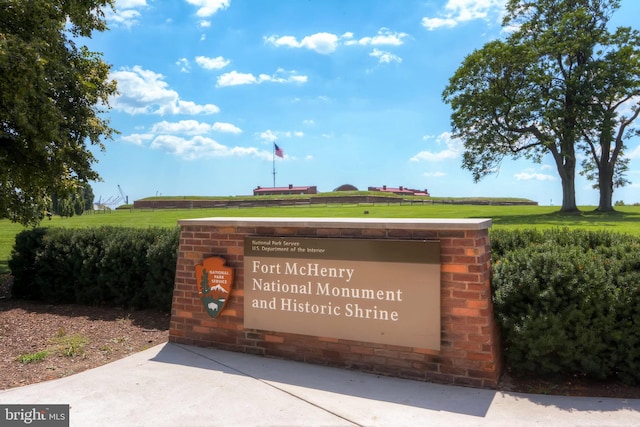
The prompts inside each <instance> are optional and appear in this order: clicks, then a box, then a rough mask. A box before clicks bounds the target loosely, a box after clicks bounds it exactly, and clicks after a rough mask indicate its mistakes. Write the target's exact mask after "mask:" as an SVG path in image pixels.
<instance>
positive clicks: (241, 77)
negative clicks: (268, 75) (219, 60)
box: [216, 70, 258, 87]
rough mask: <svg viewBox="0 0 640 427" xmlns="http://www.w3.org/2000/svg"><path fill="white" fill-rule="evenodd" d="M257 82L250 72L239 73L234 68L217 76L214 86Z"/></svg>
mask: <svg viewBox="0 0 640 427" xmlns="http://www.w3.org/2000/svg"><path fill="white" fill-rule="evenodd" d="M255 83H258V80H257V79H256V77H255V76H254V75H253V74H251V73H239V72H237V71H235V70H233V71H231V72H229V73H224V74H222V75H221V76H220V77H218V82H217V83H216V86H218V87H224V86H238V85H250V84H255Z"/></svg>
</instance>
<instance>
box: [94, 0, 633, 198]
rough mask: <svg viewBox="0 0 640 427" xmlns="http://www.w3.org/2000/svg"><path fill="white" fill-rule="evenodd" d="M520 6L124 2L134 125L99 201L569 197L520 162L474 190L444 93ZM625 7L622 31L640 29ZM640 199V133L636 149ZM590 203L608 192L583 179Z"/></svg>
mask: <svg viewBox="0 0 640 427" xmlns="http://www.w3.org/2000/svg"><path fill="white" fill-rule="evenodd" d="M503 5H504V0H422V1H416V0H386V1H383V0H173V1H166V0H118V1H116V6H117V11H116V12H115V13H113V12H109V13H108V23H109V27H110V31H107V32H105V33H99V34H95V35H94V37H93V38H92V39H91V40H88V41H87V45H88V46H89V47H90V49H92V50H94V51H100V52H103V54H104V59H105V60H106V62H108V63H109V64H111V65H112V77H113V78H115V79H117V80H118V82H119V91H120V94H119V96H117V97H114V98H113V99H111V101H110V104H111V107H112V108H111V110H110V112H109V113H108V118H109V119H110V121H111V126H112V127H114V128H115V129H117V130H118V131H120V134H119V135H117V136H116V137H115V139H114V140H113V141H107V143H106V151H105V152H96V157H97V158H98V160H99V163H97V164H96V170H97V171H98V172H99V173H100V175H101V176H102V178H103V180H104V181H103V182H98V183H93V184H92V186H93V189H94V193H95V195H96V198H102V200H103V201H104V200H108V199H113V198H114V197H116V196H118V195H119V193H118V185H120V186H121V187H122V190H123V191H124V193H125V194H126V195H128V197H129V201H133V200H136V199H140V198H143V197H149V196H155V195H166V196H184V195H197V196H229V195H247V194H252V190H253V189H254V188H255V187H256V186H263V187H270V186H272V185H273V175H272V169H273V143H274V141H275V142H276V143H277V144H278V146H280V148H282V149H283V151H284V154H285V155H284V158H282V159H280V158H276V162H275V163H276V172H277V174H276V185H277V186H285V185H288V184H294V185H315V186H317V187H318V190H319V191H332V190H333V189H334V188H336V187H338V186H340V185H342V184H352V185H355V186H356V187H358V189H361V190H366V189H367V187H369V186H382V185H387V186H391V187H398V186H401V185H402V186H405V187H410V188H418V189H425V188H426V189H428V190H429V192H430V193H431V195H432V196H439V197H474V196H487V197H489V196H491V197H525V198H529V199H532V200H535V201H537V202H538V203H540V204H541V205H548V204H554V205H559V204H560V203H561V199H562V192H561V186H560V179H559V178H558V175H557V172H556V170H555V168H554V167H553V166H552V162H551V160H550V159H547V161H546V162H544V163H543V164H533V163H530V162H527V161H517V162H516V161H513V160H510V159H505V160H504V161H503V162H502V165H501V168H500V170H499V172H498V173H497V174H495V175H491V176H488V177H486V178H484V179H483V180H482V181H481V182H480V183H478V184H474V183H473V180H472V178H471V174H470V173H469V172H468V171H465V170H463V169H461V167H460V164H461V155H462V144H461V142H460V141H456V140H454V139H452V138H451V136H450V133H449V132H450V130H451V128H450V120H449V117H450V113H451V111H450V109H449V107H448V106H447V105H446V104H444V103H443V102H442V100H441V94H442V90H443V89H444V87H445V86H446V85H447V83H448V79H449V77H451V76H452V75H453V73H454V72H455V70H456V69H457V68H458V67H459V66H460V64H461V62H462V60H463V59H464V57H465V56H466V55H468V54H469V53H471V52H472V51H473V50H474V49H478V48H481V47H482V46H483V45H484V44H485V43H487V42H488V41H490V40H493V39H496V38H499V37H503V36H504V32H503V29H502V27H501V25H500V20H501V14H502V11H503ZM638 16H640V2H637V1H635V0H623V1H622V7H621V9H620V10H619V11H618V12H617V13H616V15H614V19H613V23H614V24H615V25H628V26H634V25H637V24H636V22H637V17H638ZM627 154H628V156H629V157H631V164H630V172H629V174H628V178H629V179H630V180H631V181H632V182H633V184H632V185H631V186H628V187H625V188H623V189H617V190H616V191H615V192H614V201H616V200H624V201H625V202H626V203H634V202H640V191H639V189H640V140H637V139H636V140H633V141H631V142H629V143H628V150H627ZM577 202H578V204H579V205H597V202H598V193H597V191H596V190H593V189H591V184H590V183H588V182H586V181H584V180H583V179H582V178H578V181H577Z"/></svg>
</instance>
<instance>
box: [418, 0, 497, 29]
mask: <svg viewBox="0 0 640 427" xmlns="http://www.w3.org/2000/svg"><path fill="white" fill-rule="evenodd" d="M505 2H506V0H449V1H447V4H446V5H445V6H444V10H443V11H442V12H441V13H440V15H441V16H439V17H424V18H422V26H423V27H425V28H426V29H427V30H429V31H432V30H435V29H438V28H453V27H455V26H456V25H458V24H459V23H461V22H467V21H472V20H475V19H489V18H490V17H495V19H500V17H501V16H502V12H503V11H504V5H505Z"/></svg>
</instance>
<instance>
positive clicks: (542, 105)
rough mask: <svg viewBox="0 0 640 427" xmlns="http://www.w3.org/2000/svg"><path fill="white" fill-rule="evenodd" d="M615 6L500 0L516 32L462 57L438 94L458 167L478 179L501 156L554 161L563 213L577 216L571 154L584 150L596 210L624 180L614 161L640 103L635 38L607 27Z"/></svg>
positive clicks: (620, 163)
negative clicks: (459, 154)
mask: <svg viewBox="0 0 640 427" xmlns="http://www.w3.org/2000/svg"><path fill="white" fill-rule="evenodd" d="M618 7H619V1H617V0H574V1H568V0H536V1H532V0H529V1H523V0H510V1H508V2H507V5H506V15H505V18H504V21H503V26H504V27H505V28H507V27H509V28H516V29H515V31H514V32H513V33H511V34H510V35H509V36H508V37H506V39H505V40H496V41H492V42H490V43H487V44H486V45H485V46H484V47H483V48H481V49H479V50H476V51H474V52H473V53H471V54H470V55H469V56H467V57H466V58H465V60H464V61H463V63H462V65H461V66H460V67H459V68H458V70H457V71H456V72H455V74H454V75H453V76H452V77H451V79H450V81H449V85H448V86H447V87H446V88H445V90H444V92H443V99H444V100H445V102H447V103H449V104H450V105H451V107H452V109H453V112H452V116H451V121H452V126H453V132H454V135H455V136H456V137H458V138H461V139H462V140H463V141H464V146H465V153H464V158H463V164H462V166H463V167H464V168H466V169H468V170H470V171H471V172H472V174H473V177H474V180H475V181H478V180H480V179H481V178H482V177H484V176H485V175H488V174H490V173H493V172H495V171H496V170H497V169H498V167H499V165H500V162H501V161H502V160H503V159H504V158H505V157H511V158H519V157H525V158H528V159H531V160H532V161H535V162H540V161H541V160H542V158H543V157H544V156H545V155H551V156H552V157H553V159H554V161H555V164H556V169H557V171H558V174H559V175H560V178H561V181H562V190H563V203H562V210H563V211H575V210H577V206H576V202H575V172H576V163H577V154H578V153H581V152H584V153H585V154H586V155H587V157H588V161H587V163H586V166H587V170H589V171H591V173H592V174H591V175H590V176H591V177H594V178H595V177H597V179H599V181H600V185H599V187H600V188H601V205H602V204H603V203H602V188H603V187H606V188H611V189H612V188H613V182H614V176H615V177H616V178H615V182H616V183H617V184H618V185H621V184H622V185H623V184H624V183H625V182H626V181H625V180H624V179H623V178H622V174H623V173H624V170H625V166H626V163H625V162H624V160H621V159H622V155H623V151H624V142H623V141H624V139H625V138H628V137H630V136H632V135H633V134H634V132H633V131H631V130H630V128H629V126H630V125H631V123H632V122H633V120H634V119H635V118H636V117H637V115H638V108H639V105H640V97H639V96H640V85H639V81H640V50H639V49H640V44H639V41H640V36H639V34H638V32H637V31H636V30H631V29H630V28H618V29H617V30H616V31H615V32H613V33H611V32H610V31H609V30H608V27H607V25H608V22H609V19H610V17H611V14H612V13H613V11H615V10H616V9H617V8H618ZM589 165H593V167H590V166H589ZM616 168H617V169H616ZM594 172H595V173H594ZM603 179H604V181H603ZM610 196H611V194H609V207H610V203H611V200H610ZM605 197H606V195H605ZM605 204H606V203H605Z"/></svg>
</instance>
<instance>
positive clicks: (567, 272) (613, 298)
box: [9, 227, 640, 384]
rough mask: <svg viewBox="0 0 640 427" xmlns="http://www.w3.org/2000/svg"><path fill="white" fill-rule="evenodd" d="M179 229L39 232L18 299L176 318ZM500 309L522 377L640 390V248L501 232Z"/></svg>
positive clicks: (27, 244) (20, 248)
mask: <svg viewBox="0 0 640 427" xmlns="http://www.w3.org/2000/svg"><path fill="white" fill-rule="evenodd" d="M178 238H179V229H178V228H175V229H159V228H149V229H135V228H120V227H102V228H95V229H41V228H39V229H33V230H28V231H24V232H22V233H20V234H19V235H18V236H17V237H16V244H15V247H14V250H13V252H12V257H11V259H10V260H9V267H10V268H11V271H12V272H13V275H14V286H13V295H14V296H16V297H22V298H29V299H39V300H43V301H46V302H50V303H77V304H87V305H110V306H126V307H133V308H154V309H160V310H162V311H165V312H169V311H170V309H171V298H172V293H173V284H174V277H175V267H176V261H177V248H178ZM491 248H492V280H491V286H492V290H493V302H494V308H495V313H496V318H497V319H498V322H499V324H500V326H501V329H502V330H501V334H502V339H503V345H504V355H505V359H506V363H507V366H508V367H509V368H510V369H511V371H512V372H514V373H515V374H533V375H538V376H551V375H563V376H572V375H578V376H588V377H592V378H603V379H604V378H619V379H622V380H623V381H625V382H627V383H629V384H637V383H640V239H638V238H636V237H633V236H628V235H621V234H615V233H610V232H591V231H580V230H576V231H568V230H560V229H555V230H546V231H537V230H516V231H505V230H493V231H492V232H491Z"/></svg>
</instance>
